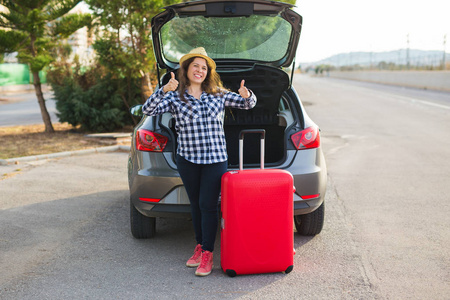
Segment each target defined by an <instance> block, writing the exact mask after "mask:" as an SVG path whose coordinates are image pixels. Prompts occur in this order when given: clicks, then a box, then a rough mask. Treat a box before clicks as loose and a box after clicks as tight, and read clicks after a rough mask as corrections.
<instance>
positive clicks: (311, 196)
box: [300, 194, 320, 200]
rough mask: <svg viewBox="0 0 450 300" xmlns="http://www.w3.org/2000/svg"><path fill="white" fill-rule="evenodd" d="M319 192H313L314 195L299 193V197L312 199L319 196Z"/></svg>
mask: <svg viewBox="0 0 450 300" xmlns="http://www.w3.org/2000/svg"><path fill="white" fill-rule="evenodd" d="M319 196H320V194H314V195H301V196H300V198H302V199H303V200H308V199H313V198H317V197H319Z"/></svg>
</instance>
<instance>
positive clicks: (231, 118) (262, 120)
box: [218, 65, 289, 167]
mask: <svg viewBox="0 0 450 300" xmlns="http://www.w3.org/2000/svg"><path fill="white" fill-rule="evenodd" d="M218 71H219V74H220V76H221V79H222V81H223V83H224V86H225V87H227V88H229V89H230V90H232V91H235V92H236V91H237V90H238V89H239V84H240V82H241V80H242V79H244V80H245V85H246V87H247V88H249V89H251V90H252V91H253V92H254V93H255V95H256V97H257V99H258V101H257V103H256V106H255V107H254V108H253V109H250V110H242V109H230V108H225V121H224V130H225V137H226V140H227V151H228V165H229V167H238V165H239V132H240V131H241V130H243V129H264V130H265V131H266V140H265V163H266V164H277V163H278V164H279V163H281V162H282V161H283V160H284V158H285V154H286V143H285V129H286V122H281V121H280V117H279V116H278V111H279V105H280V100H281V96H282V94H283V92H284V91H285V90H286V89H287V88H288V86H289V77H288V75H287V74H286V73H285V72H284V71H282V70H280V69H277V68H273V67H269V66H264V65H254V66H253V67H252V68H251V69H248V70H244V71H231V72H230V71H226V72H220V70H218ZM281 145H283V146H282V147H281ZM260 147H261V143H260V137H259V135H247V136H246V137H245V139H244V164H245V165H253V164H254V165H255V166H258V165H259V163H260V155H261V153H260Z"/></svg>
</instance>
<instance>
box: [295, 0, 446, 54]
mask: <svg viewBox="0 0 450 300" xmlns="http://www.w3.org/2000/svg"><path fill="white" fill-rule="evenodd" d="M294 10H295V11H296V12H298V13H299V14H300V15H302V16H303V26H302V32H301V35H300V42H299V46H298V51H297V59H296V60H297V62H314V61H318V60H321V59H324V58H327V57H330V56H332V55H334V54H339V53H348V52H357V51H364V52H382V51H390V50H398V49H406V48H407V45H408V43H407V40H408V35H409V48H410V49H420V50H440V51H444V35H447V37H446V47H445V49H446V52H450V1H449V0H426V1H423V0H422V1H419V0H375V1H367V0H297V3H296V8H295V9H294Z"/></svg>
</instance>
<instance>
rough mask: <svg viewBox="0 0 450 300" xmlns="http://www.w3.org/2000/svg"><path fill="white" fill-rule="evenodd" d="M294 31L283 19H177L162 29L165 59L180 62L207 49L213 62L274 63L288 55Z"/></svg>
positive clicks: (259, 17) (277, 17)
mask: <svg viewBox="0 0 450 300" xmlns="http://www.w3.org/2000/svg"><path fill="white" fill-rule="evenodd" d="M291 30H292V27H291V25H290V24H289V23H288V22H287V21H286V20H284V19H283V18H281V17H280V16H261V15H252V16H250V17H233V18H223V17H221V18H214V17H209V18H205V17H203V16H193V17H189V18H178V17H175V18H174V19H172V20H170V21H169V22H168V23H166V24H165V25H164V26H163V28H162V29H161V42H162V46H163V47H162V50H163V56H164V58H165V59H166V60H168V61H171V62H178V61H179V59H180V57H181V56H182V55H184V54H186V53H188V52H189V51H190V50H192V49H193V48H197V47H204V48H205V49H206V52H207V53H208V56H210V57H212V58H213V59H221V58H223V59H227V58H233V59H251V60H257V61H263V62H274V61H278V60H280V59H282V58H283V57H284V56H285V55H286V52H287V51H288V46H289V40H290V36H291Z"/></svg>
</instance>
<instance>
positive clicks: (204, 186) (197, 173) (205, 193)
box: [177, 155, 228, 252]
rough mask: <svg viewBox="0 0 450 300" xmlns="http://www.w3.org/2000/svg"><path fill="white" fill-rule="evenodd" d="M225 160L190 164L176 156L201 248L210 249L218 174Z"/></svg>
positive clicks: (220, 175) (215, 212) (212, 247)
mask: <svg viewBox="0 0 450 300" xmlns="http://www.w3.org/2000/svg"><path fill="white" fill-rule="evenodd" d="M227 165H228V163H227V161H224V162H220V163H216V164H208V165H202V164H194V163H191V162H189V161H187V160H185V159H184V158H183V157H181V156H179V155H177V167H178V172H179V173H180V177H181V180H183V184H184V187H185V188H186V192H187V194H188V197H189V201H190V202H191V213H192V223H193V225H194V232H195V239H196V240H197V243H198V244H200V245H202V249H203V250H205V251H211V252H212V251H213V250H214V242H215V240H216V233H217V226H218V221H219V220H218V218H219V216H218V203H219V195H220V184H221V180H222V175H223V174H225V172H226V171H227Z"/></svg>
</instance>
